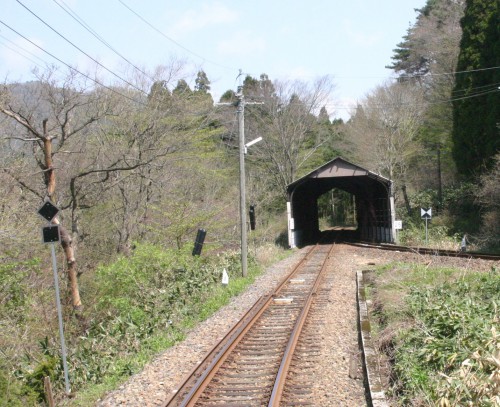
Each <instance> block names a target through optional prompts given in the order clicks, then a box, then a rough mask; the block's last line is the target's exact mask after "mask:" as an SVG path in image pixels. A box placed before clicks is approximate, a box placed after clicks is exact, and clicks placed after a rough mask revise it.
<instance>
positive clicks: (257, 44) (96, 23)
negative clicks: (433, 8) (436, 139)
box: [0, 0, 426, 118]
mask: <svg viewBox="0 0 500 407" xmlns="http://www.w3.org/2000/svg"><path fill="white" fill-rule="evenodd" d="M1 3H2V12H1V14H0V22H1V23H0V78H1V79H2V80H5V78H6V77H7V79H8V81H27V80H30V79H32V78H33V77H32V75H31V74H30V69H31V68H32V67H33V66H36V65H35V63H36V64H39V65H42V66H43V65H44V64H45V63H51V64H52V63H53V64H57V65H61V63H60V62H58V61H56V60H55V59H53V58H52V57H51V56H49V55H48V54H46V53H44V52H43V51H42V50H41V49H39V48H37V47H36V46H35V45H33V44H31V43H29V42H28V41H26V39H24V38H22V37H21V35H22V36H24V37H26V38H27V39H29V40H30V41H32V42H33V43H35V44H36V45H38V46H39V47H41V48H43V49H44V50H45V51H48V52H50V53H51V54H53V55H54V56H55V57H57V58H58V59H60V60H62V61H64V62H65V63H68V64H71V65H75V64H76V65H77V66H78V67H79V68H81V69H82V70H84V69H86V68H87V67H89V66H92V65H93V63H92V61H91V60H90V59H89V58H88V57H87V56H85V55H84V54H83V53H82V52H81V51H78V50H77V49H76V48H75V47H74V46H72V45H70V44H69V43H68V42H66V41H65V40H64V39H62V38H61V37H60V36H59V35H57V34H56V33H55V32H54V31H52V30H51V28H50V27H52V28H53V29H54V30H56V31H58V32H59V33H60V34H62V35H63V36H64V37H66V38H67V39H68V40H69V41H71V42H72V43H73V44H74V45H75V46H77V47H78V48H80V49H81V50H82V51H84V52H85V53H87V54H89V55H91V56H92V57H93V58H95V59H97V60H98V61H99V62H100V63H102V64H103V65H105V66H106V67H107V68H109V69H110V70H112V71H113V72H116V73H118V74H120V75H122V74H124V72H125V67H126V66H127V63H126V62H125V61H124V60H123V59H122V58H120V57H119V56H118V55H117V54H116V53H114V52H113V51H112V50H110V49H109V48H108V47H106V46H105V45H103V44H102V43H101V42H99V41H98V40H97V39H96V38H95V37H94V36H92V35H91V34H90V33H89V32H88V31H86V30H85V29H84V28H83V27H82V26H81V25H80V24H78V22H77V21H75V19H73V18H72V17H71V16H70V15H69V14H68V12H69V13H73V16H74V17H75V18H77V19H80V21H81V22H83V23H85V24H87V25H88V27H89V28H91V29H92V30H94V33H95V34H96V35H98V36H100V37H101V38H102V39H103V40H104V41H106V42H107V43H108V45H110V46H111V47H112V48H114V49H115V50H116V51H117V52H118V53H120V54H121V55H122V56H124V57H126V58H127V59H128V60H129V61H131V62H132V63H133V64H134V65H136V66H138V67H146V68H148V69H153V68H154V67H155V66H157V65H159V64H167V63H168V62H169V61H170V60H171V58H172V57H174V58H179V59H186V60H188V62H189V63H191V64H192V65H191V68H188V69H187V72H186V73H187V74H191V75H192V74H193V73H194V72H196V70H197V69H199V68H202V69H203V70H204V71H205V72H206V73H207V75H208V77H209V79H210V80H211V82H212V94H213V96H214V99H216V100H218V98H219V97H220V95H221V94H222V93H224V92H225V91H226V90H228V89H233V90H236V87H237V85H238V83H239V82H238V80H237V79H236V78H237V76H238V73H239V70H240V69H241V70H242V71H243V72H244V73H245V74H250V75H252V76H254V77H259V76H260V74H261V73H266V74H267V75H268V76H269V78H270V79H271V80H274V79H281V80H285V79H301V80H304V81H312V80H314V79H315V78H317V77H319V76H323V75H331V76H332V78H333V82H334V83H335V85H336V88H335V92H334V94H333V99H332V102H331V104H330V105H329V106H328V111H329V113H330V114H331V115H332V117H343V118H347V117H348V109H349V108H350V107H351V106H352V105H353V104H355V102H356V101H357V100H360V99H362V98H363V96H364V95H366V94H367V93H368V92H370V91H371V90H373V89H374V88H375V87H376V86H377V85H379V84H382V83H384V81H387V80H389V78H390V76H391V71H390V70H388V69H386V68H385V66H386V65H388V64H390V63H391V56H392V55H393V49H394V48H395V47H396V45H397V44H398V43H399V42H400V41H401V40H402V38H403V36H404V35H405V34H406V32H407V29H408V28H409V27H410V25H411V24H412V23H414V21H415V17H416V12H415V9H416V8H421V7H423V6H424V5H425V3H426V0H377V1H375V0H349V1H344V0H308V1H298V0H287V1H285V0H266V1H264V0H252V1H239V0H232V1H229V0H184V1H179V0H177V1H173V0H100V1H97V0H19V1H17V0H1ZM23 5H24V6H25V7H27V8H28V9H30V10H31V12H32V13H34V14H35V15H36V16H38V17H39V18H40V19H42V20H44V21H45V22H46V23H47V25H45V24H44V23H43V22H42V21H40V20H39V19H37V17H36V16H35V15H33V14H32V13H30V11H28V10H27V9H26V8H25V7H23ZM63 8H65V9H66V11H67V12H66V11H64V9H63ZM6 25H7V26H9V27H10V28H8V27H7V26H6ZM49 26H50V27H49ZM11 28H12V29H14V30H16V31H17V33H15V32H14V31H12V30H11ZM38 58H40V59H38ZM130 69H132V68H131V67H130V65H129V66H128V70H129V71H130ZM190 78H193V79H194V76H190ZM113 80H117V78H116V77H115V78H113ZM193 85H194V84H193V83H192V82H191V86H193Z"/></svg>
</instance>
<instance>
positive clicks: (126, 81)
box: [16, 0, 147, 95]
mask: <svg viewBox="0 0 500 407" xmlns="http://www.w3.org/2000/svg"><path fill="white" fill-rule="evenodd" d="M16 1H17V3H19V4H20V5H21V6H22V7H24V8H25V9H26V10H27V11H28V12H29V13H31V14H32V15H33V16H34V17H35V18H37V19H38V20H39V21H40V22H42V23H43V24H44V25H45V26H46V27H48V28H49V29H50V30H52V31H53V32H54V33H56V34H57V35H58V36H60V37H61V38H62V39H64V40H65V41H66V42H68V43H69V44H70V45H71V46H73V47H74V48H76V49H77V50H78V51H80V52H81V53H82V54H84V55H85V56H87V57H88V58H89V59H91V60H92V61H94V62H95V63H96V64H97V65H99V66H100V67H102V68H104V69H105V70H106V71H108V72H109V73H110V74H112V75H113V76H115V77H116V78H118V79H120V80H121V81H123V82H125V83H127V84H128V85H130V86H131V87H133V88H134V89H136V90H137V91H139V92H141V93H143V94H145V95H147V93H146V92H145V91H144V90H143V89H141V88H138V87H137V86H136V85H134V84H133V83H131V82H129V81H128V80H127V79H125V78H122V77H121V76H120V75H118V74H117V73H116V72H114V71H112V70H111V69H109V68H108V67H106V66H105V65H103V64H101V63H100V62H99V61H98V60H97V59H95V58H94V57H92V56H91V55H89V54H88V53H86V52H85V51H84V50H82V49H81V48H80V47H78V46H77V45H76V44H74V43H73V42H72V41H70V40H69V39H68V38H66V37H65V36H64V35H62V34H61V33H60V32H58V31H57V30H56V29H55V28H53V27H52V26H51V25H50V24H48V23H47V22H45V21H44V20H43V19H42V18H41V17H39V16H38V15H37V14H35V13H34V12H33V11H32V10H30V9H29V8H28V7H26V6H25V5H24V4H23V3H22V2H21V1H20V0H16Z"/></svg>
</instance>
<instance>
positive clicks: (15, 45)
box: [0, 34, 48, 68]
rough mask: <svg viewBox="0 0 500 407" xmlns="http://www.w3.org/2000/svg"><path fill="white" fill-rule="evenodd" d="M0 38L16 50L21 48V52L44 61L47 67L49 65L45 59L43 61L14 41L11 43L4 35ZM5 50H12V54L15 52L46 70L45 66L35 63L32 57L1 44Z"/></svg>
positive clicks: (0, 35)
mask: <svg viewBox="0 0 500 407" xmlns="http://www.w3.org/2000/svg"><path fill="white" fill-rule="evenodd" d="M0 37H1V38H3V39H4V40H5V41H7V42H10V43H11V44H12V45H13V46H14V47H15V48H19V49H20V50H22V51H24V52H26V53H27V54H30V55H31V56H32V57H34V58H36V59H39V60H40V61H42V62H43V63H44V64H45V66H47V65H48V63H47V62H46V61H44V60H43V59H41V58H40V57H38V56H37V55H35V54H33V53H32V52H30V51H28V50H27V49H25V48H23V47H21V46H20V45H19V44H16V43H15V42H14V41H11V40H9V39H8V38H7V37H5V36H3V35H2V34H0ZM1 44H2V45H3V46H4V47H5V48H8V49H10V50H11V51H12V52H15V53H16V54H18V55H20V56H22V57H23V58H26V59H27V60H29V61H31V62H33V63H34V64H35V65H37V66H39V67H40V68H44V66H43V65H41V64H40V63H38V62H37V61H35V60H34V59H31V58H30V57H28V56H26V55H24V54H23V53H22V52H20V51H19V50H17V49H15V48H13V47H11V46H9V45H7V44H5V43H1Z"/></svg>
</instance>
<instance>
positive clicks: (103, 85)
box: [0, 20, 145, 105]
mask: <svg viewBox="0 0 500 407" xmlns="http://www.w3.org/2000/svg"><path fill="white" fill-rule="evenodd" d="M0 24H2V25H4V26H5V27H7V28H8V29H9V30H11V31H13V32H14V33H16V34H17V35H19V36H20V37H21V38H23V39H25V40H26V41H28V42H29V43H30V44H32V45H34V46H35V47H37V48H38V49H39V50H41V51H42V52H44V53H46V54H47V55H49V56H50V57H52V58H54V59H55V60H56V61H58V62H60V63H61V64H63V65H65V66H66V67H68V68H69V69H71V70H73V71H75V72H77V73H79V74H80V75H82V76H83V77H85V78H87V79H89V80H90V81H92V82H94V83H95V84H97V85H100V86H102V87H104V88H105V89H108V90H109V91H111V92H113V93H115V94H117V95H119V96H122V97H124V98H126V99H128V100H130V101H132V102H134V103H137V104H141V105H145V103H144V102H141V101H139V100H136V99H134V98H132V97H130V96H127V95H125V94H123V93H121V92H118V91H117V90H115V89H113V88H111V87H110V86H107V85H105V84H103V83H101V82H99V81H98V80H96V79H94V78H92V77H90V76H89V75H87V74H85V73H83V72H81V71H80V70H78V69H77V68H75V67H73V66H71V65H69V64H68V63H66V62H64V61H63V60H62V59H60V58H58V57H56V56H55V55H54V54H52V53H50V52H49V51H47V50H45V49H44V48H42V47H41V46H39V45H38V44H36V43H35V42H33V41H31V40H30V39H29V38H27V37H25V36H24V35H22V34H21V33H20V32H19V31H17V30H16V29H14V28H12V27H11V26H9V25H8V24H7V23H5V22H4V21H2V20H0Z"/></svg>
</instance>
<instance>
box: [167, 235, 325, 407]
mask: <svg viewBox="0 0 500 407" xmlns="http://www.w3.org/2000/svg"><path fill="white" fill-rule="evenodd" d="M318 247H319V245H316V246H312V247H311V249H310V250H309V251H308V252H307V253H306V254H305V256H304V257H303V258H302V259H301V260H300V261H299V262H298V263H297V264H296V265H295V267H294V268H293V269H292V271H291V272H290V273H289V274H288V275H287V276H286V277H285V278H283V279H282V280H281V281H280V283H279V284H278V286H277V288H275V290H274V292H273V293H272V294H269V295H267V296H263V297H260V298H259V299H258V300H257V301H256V302H255V304H254V305H253V306H252V308H250V310H249V311H248V312H247V313H246V314H245V315H244V316H243V317H242V318H241V319H240V320H239V321H238V322H237V323H236V324H235V325H234V326H233V328H232V329H231V330H230V331H229V332H228V333H227V334H226V335H225V336H224V338H223V339H222V340H221V341H220V342H219V343H218V344H216V345H215V346H214V347H213V348H212V350H211V351H209V352H208V353H207V355H206V356H205V358H204V359H203V360H202V362H201V363H200V364H199V365H198V366H197V367H195V368H194V369H193V370H192V371H191V372H190V373H189V374H188V376H187V377H186V378H185V380H184V381H183V382H182V384H181V385H180V386H179V388H178V390H177V392H176V393H175V394H173V395H172V396H171V397H170V399H169V400H167V402H166V403H165V404H163V405H162V407H172V406H177V405H179V406H182V407H188V406H194V404H195V403H196V400H197V399H198V398H199V396H200V395H201V394H202V393H203V391H204V390H205V389H206V387H207V385H208V384H209V383H210V380H211V379H212V378H213V376H214V375H215V374H216V372H217V370H218V368H219V367H220V366H221V365H222V363H223V362H224V361H225V360H226V359H227V357H228V355H229V354H230V352H231V351H232V350H233V349H234V348H235V347H236V346H237V345H238V343H239V342H240V341H241V339H242V338H243V337H244V336H245V334H246V333H247V332H248V331H249V330H250V329H251V328H252V326H253V325H254V324H255V322H256V321H257V319H258V318H259V316H260V315H262V314H263V313H264V311H265V310H266V309H267V307H268V306H269V305H270V304H271V303H272V301H273V299H274V297H275V296H276V294H277V293H279V292H280V291H281V289H282V288H283V286H284V285H285V284H286V283H287V282H288V281H289V280H290V278H291V277H292V276H293V275H294V274H295V273H296V271H297V270H298V269H299V268H300V267H301V266H302V265H303V264H304V263H305V262H306V261H307V260H308V257H309V256H310V255H311V254H312V253H314V252H315V251H316V250H317V248H318ZM201 369H203V371H202V372H201V374H200V370H201ZM197 374H198V375H199V376H198V378H197V379H196V380H195V383H194V384H193V385H192V387H191V388H190V390H189V391H188V393H187V394H186V395H185V396H179V394H180V393H181V392H182V389H183V388H185V387H187V386H188V385H189V384H190V383H191V382H192V381H193V378H194V377H195V376H196V375H197ZM179 397H182V401H181V402H180V404H179V400H178V398H179Z"/></svg>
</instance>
